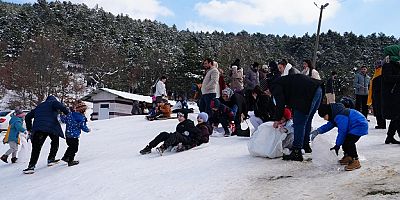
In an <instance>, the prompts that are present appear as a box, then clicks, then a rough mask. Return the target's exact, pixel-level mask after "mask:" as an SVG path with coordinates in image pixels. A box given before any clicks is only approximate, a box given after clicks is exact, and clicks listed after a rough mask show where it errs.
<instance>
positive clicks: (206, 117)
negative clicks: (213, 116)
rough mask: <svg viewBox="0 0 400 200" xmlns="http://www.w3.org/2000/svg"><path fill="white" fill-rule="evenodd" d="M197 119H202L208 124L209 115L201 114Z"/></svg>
mask: <svg viewBox="0 0 400 200" xmlns="http://www.w3.org/2000/svg"><path fill="white" fill-rule="evenodd" d="M197 118H200V119H202V120H203V122H207V121H208V114H207V113H205V112H201V113H199V115H197Z"/></svg>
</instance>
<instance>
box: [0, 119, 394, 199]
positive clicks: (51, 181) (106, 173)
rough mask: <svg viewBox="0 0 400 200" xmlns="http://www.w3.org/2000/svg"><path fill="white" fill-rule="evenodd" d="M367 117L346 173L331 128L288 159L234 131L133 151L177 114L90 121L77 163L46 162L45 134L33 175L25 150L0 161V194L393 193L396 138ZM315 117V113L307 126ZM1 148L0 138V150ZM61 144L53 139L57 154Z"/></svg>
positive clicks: (233, 195) (142, 196) (50, 196)
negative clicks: (252, 148)
mask: <svg viewBox="0 0 400 200" xmlns="http://www.w3.org/2000/svg"><path fill="white" fill-rule="evenodd" d="M195 117H196V115H195V114H191V115H190V118H191V119H195ZM370 119H371V123H370V133H369V135H367V136H365V137H362V138H361V139H360V141H359V142H358V151H359V155H360V159H361V165H362V168H361V169H359V170H356V171H353V172H345V171H343V170H341V168H340V166H339V165H337V164H336V162H337V159H338V158H336V156H334V155H333V154H332V153H331V152H330V151H329V148H330V147H331V146H333V142H334V140H335V136H336V134H335V132H334V131H331V132H329V133H327V134H325V135H320V136H318V137H317V138H316V141H315V144H313V149H314V154H313V156H312V157H313V161H311V162H290V161H289V162H288V161H283V160H281V159H265V158H256V157H251V156H250V155H249V153H248V150H247V141H248V138H240V137H236V136H234V137H229V138H223V137H222V138H215V137H212V138H211V139H210V143H209V144H206V145H204V146H200V147H197V148H195V149H192V150H189V151H185V152H181V153H172V152H167V153H166V154H165V155H164V156H159V155H158V153H156V152H155V150H154V149H153V153H151V154H148V155H140V154H139V151H140V150H141V149H142V148H143V147H144V146H146V144H147V143H148V142H149V141H150V140H151V139H153V137H155V136H156V134H158V133H159V132H161V131H174V130H175V126H176V124H177V123H178V122H177V120H163V121H152V122H149V121H146V120H145V119H144V117H143V116H132V117H121V118H117V119H110V120H103V121H94V122H90V123H89V126H90V127H91V129H92V132H91V133H89V134H83V135H82V137H81V139H80V146H79V152H78V154H77V156H76V159H78V160H80V162H81V163H80V164H79V165H77V166H73V167H67V165H66V164H65V163H60V164H58V165H55V166H52V167H47V165H46V159H47V155H48V152H49V146H50V145H49V139H48V140H47V141H46V143H45V145H44V147H43V149H42V153H41V156H40V159H39V162H38V164H37V166H36V170H35V174H33V175H24V174H22V170H23V169H24V168H26V167H27V165H28V164H27V161H28V158H29V156H27V155H26V151H25V152H21V155H20V156H19V157H20V160H19V162H18V163H17V164H5V163H0V183H1V186H2V194H1V198H0V199H7V200H25V199H43V200H44V199H51V200H54V199H82V200H87V199H96V200H101V199H104V200H108V199H138V200H153V199H164V200H170V199H174V200H175V199H177V200H183V199H195V200H198V199H202V200H203V199H211V200H219V199H229V200H237V199H244V200H247V199H250V200H252V199H374V200H375V199H400V184H399V183H400V176H399V170H400V159H399V158H400V145H385V144H384V140H385V135H386V130H374V129H373V127H374V126H375V121H374V119H373V117H372V116H371V117H370ZM323 123H324V121H323V120H322V119H320V118H319V117H317V116H316V117H315V119H314V127H315V126H318V125H321V124H323ZM396 137H397V136H396ZM7 149H8V145H0V153H4V152H5V151H6V150H7ZM65 149H66V144H65V142H64V140H60V149H59V151H58V158H61V157H62V155H63V153H64V151H65Z"/></svg>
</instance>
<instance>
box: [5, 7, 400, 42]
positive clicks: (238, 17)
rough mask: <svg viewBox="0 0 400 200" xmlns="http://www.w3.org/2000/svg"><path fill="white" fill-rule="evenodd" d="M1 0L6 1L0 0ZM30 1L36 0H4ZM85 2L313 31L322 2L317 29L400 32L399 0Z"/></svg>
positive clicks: (245, 26)
mask: <svg viewBox="0 0 400 200" xmlns="http://www.w3.org/2000/svg"><path fill="white" fill-rule="evenodd" d="M3 1H4V0H3ZM5 1H7V2H14V3H32V2H35V1H34V0H5ZM71 2H73V3H84V4H86V5H88V6H89V7H94V6H95V5H96V4H98V6H99V7H103V9H104V10H106V11H110V12H112V13H114V14H120V13H124V14H127V15H129V16H130V17H132V18H135V19H138V18H140V19H145V18H147V19H152V20H157V21H160V22H163V23H166V24H167V25H169V26H172V25H173V24H175V25H176V26H177V27H178V29H187V28H188V29H189V30H191V31H214V30H217V31H224V32H234V33H236V32H239V31H241V30H246V31H247V32H250V33H256V32H260V33H264V34H278V35H283V34H286V35H297V36H302V35H304V34H305V33H309V34H310V35H311V34H313V33H315V32H316V30H317V24H318V17H319V11H320V9H319V8H317V7H316V6H315V5H314V2H315V3H316V4H317V5H318V6H320V5H323V4H325V3H329V6H328V7H326V8H325V9H324V11H323V16H322V25H321V31H322V32H326V31H327V30H329V29H331V30H333V31H336V32H340V33H344V32H353V33H355V34H357V35H360V34H362V35H369V34H371V33H380V32H383V33H385V34H386V35H394V36H395V37H396V38H399V37H400V26H399V24H400V14H399V13H400V12H399V8H400V0H95V1H93V0H71Z"/></svg>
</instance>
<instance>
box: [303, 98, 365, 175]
mask: <svg viewBox="0 0 400 200" xmlns="http://www.w3.org/2000/svg"><path fill="white" fill-rule="evenodd" d="M318 115H319V116H320V117H322V118H324V119H325V120H327V121H328V123H327V124H325V125H323V126H321V127H319V128H318V129H316V130H314V131H312V132H311V134H310V135H311V140H314V138H315V137H316V136H317V135H318V134H323V133H326V132H328V131H330V130H331V129H333V128H334V127H337V128H338V135H337V138H336V145H335V146H334V147H332V148H331V150H335V152H336V155H338V152H339V149H340V146H342V149H343V152H344V156H343V158H342V159H340V160H339V163H340V164H341V165H345V170H346V171H352V170H355V169H359V168H360V167H361V165H360V161H359V160H358V154H357V148H356V142H357V141H358V140H359V139H360V137H361V136H363V135H367V134H368V122H367V119H366V118H365V117H364V115H363V114H361V113H360V112H358V111H357V110H354V109H349V108H345V107H344V105H343V104H341V103H332V104H328V105H326V104H322V105H321V106H320V107H319V109H318Z"/></svg>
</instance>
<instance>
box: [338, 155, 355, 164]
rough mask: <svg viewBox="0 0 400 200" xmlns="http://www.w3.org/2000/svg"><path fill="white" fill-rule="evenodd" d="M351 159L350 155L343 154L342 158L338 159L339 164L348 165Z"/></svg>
mask: <svg viewBox="0 0 400 200" xmlns="http://www.w3.org/2000/svg"><path fill="white" fill-rule="evenodd" d="M352 160H353V158H352V157H350V156H343V158H342V159H340V160H339V164H341V165H349V164H350V162H351V161H352Z"/></svg>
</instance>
